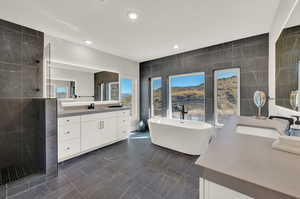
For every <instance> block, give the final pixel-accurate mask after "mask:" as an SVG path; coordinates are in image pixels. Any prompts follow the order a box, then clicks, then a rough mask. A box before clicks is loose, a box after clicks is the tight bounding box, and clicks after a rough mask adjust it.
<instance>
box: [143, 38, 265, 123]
mask: <svg viewBox="0 0 300 199" xmlns="http://www.w3.org/2000/svg"><path fill="white" fill-rule="evenodd" d="M268 46H269V44H268V34H263V35H258V36H254V37H250V38H245V39H241V40H237V41H232V42H228V43H224V44H220V45H215V46H210V47H206V48H202V49H198V50H194V51H190V52H186V53H181V54H177V55H173V56H168V57H164V58H160V59H156V60H151V61H147V62H143V63H141V64H140V89H141V90H140V106H141V109H140V116H141V119H144V120H145V119H147V118H148V117H149V114H150V113H149V110H150V109H149V107H150V79H151V78H152V77H162V81H163V86H162V91H163V94H162V95H163V114H164V115H166V113H167V108H168V77H169V76H170V75H176V74H184V73H193V72H205V87H206V90H205V95H206V96H205V97H206V99H205V112H206V120H207V121H211V120H213V119H214V117H213V113H214V105H213V104H214V102H213V101H214V100H213V98H214V92H213V72H214V70H218V69H226V68H233V67H239V68H240V71H241V115H255V114H256V112H257V109H256V106H255V105H254V103H253V94H254V92H255V91H256V90H261V91H264V92H265V93H266V94H267V95H268ZM262 111H263V114H264V115H267V114H268V104H266V105H265V106H264V107H263V110H262Z"/></svg>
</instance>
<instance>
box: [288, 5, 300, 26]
mask: <svg viewBox="0 0 300 199" xmlns="http://www.w3.org/2000/svg"><path fill="white" fill-rule="evenodd" d="M299 25H300V2H298V3H297V5H296V7H295V9H294V11H293V13H292V14H291V16H290V18H289V20H288V23H287V25H286V27H292V26H299Z"/></svg>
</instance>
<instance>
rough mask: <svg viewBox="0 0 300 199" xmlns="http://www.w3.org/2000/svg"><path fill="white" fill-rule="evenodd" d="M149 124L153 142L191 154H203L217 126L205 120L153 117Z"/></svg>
mask: <svg viewBox="0 0 300 199" xmlns="http://www.w3.org/2000/svg"><path fill="white" fill-rule="evenodd" d="M148 124H149V129H150V136H151V141H152V143H153V144H156V145H159V146H162V147H166V148H169V149H172V150H175V151H179V152H182V153H185V154H189V155H201V154H203V153H204V152H205V151H206V149H207V147H208V144H209V142H210V139H211V138H212V137H213V136H215V128H214V127H213V126H212V125H211V124H208V123H205V122H198V121H187V120H175V119H167V118H151V119H149V120H148Z"/></svg>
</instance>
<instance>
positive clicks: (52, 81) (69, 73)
mask: <svg viewBox="0 0 300 199" xmlns="http://www.w3.org/2000/svg"><path fill="white" fill-rule="evenodd" d="M48 70H49V76H48V78H47V87H48V88H47V90H49V94H48V96H47V97H51V98H52V97H54V98H57V99H59V100H60V101H66V100H67V101H87V102H89V101H119V95H120V94H119V93H120V91H119V90H120V88H119V84H120V83H119V73H115V72H109V71H101V70H99V69H97V68H85V67H82V66H75V65H67V64H62V63H56V62H52V63H51V67H49V69H48Z"/></svg>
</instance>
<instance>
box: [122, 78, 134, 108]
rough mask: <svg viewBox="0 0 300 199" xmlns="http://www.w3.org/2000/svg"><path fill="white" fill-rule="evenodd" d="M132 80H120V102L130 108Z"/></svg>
mask: <svg viewBox="0 0 300 199" xmlns="http://www.w3.org/2000/svg"><path fill="white" fill-rule="evenodd" d="M132 93H133V87H132V80H131V79H127V78H122V79H121V101H122V104H123V105H124V106H128V107H130V108H132Z"/></svg>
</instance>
